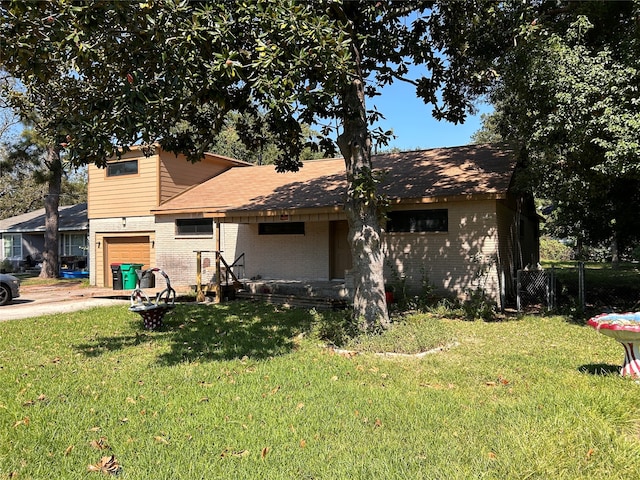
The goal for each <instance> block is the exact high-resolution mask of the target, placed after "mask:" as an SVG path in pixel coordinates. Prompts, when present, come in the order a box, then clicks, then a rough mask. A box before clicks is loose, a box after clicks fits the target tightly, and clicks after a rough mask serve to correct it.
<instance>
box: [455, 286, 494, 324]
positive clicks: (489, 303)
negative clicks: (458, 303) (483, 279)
mask: <svg viewBox="0 0 640 480" xmlns="http://www.w3.org/2000/svg"><path fill="white" fill-rule="evenodd" d="M468 295H469V299H468V300H466V301H465V302H464V303H463V304H462V310H463V312H464V318H465V319H466V320H477V319H480V320H484V321H486V322H490V321H492V320H495V319H496V312H497V305H496V302H494V301H493V300H492V299H491V298H490V297H489V296H488V295H487V294H486V292H485V291H484V290H483V289H482V288H479V289H477V290H469V291H468Z"/></svg>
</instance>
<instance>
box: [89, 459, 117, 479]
mask: <svg viewBox="0 0 640 480" xmlns="http://www.w3.org/2000/svg"><path fill="white" fill-rule="evenodd" d="M120 469H121V467H120V464H119V463H118V461H117V460H116V457H115V455H109V456H107V457H102V458H101V459H100V461H99V462H98V463H96V464H95V465H89V466H88V467H87V470H88V471H89V472H100V473H104V474H105V475H117V474H118V473H120Z"/></svg>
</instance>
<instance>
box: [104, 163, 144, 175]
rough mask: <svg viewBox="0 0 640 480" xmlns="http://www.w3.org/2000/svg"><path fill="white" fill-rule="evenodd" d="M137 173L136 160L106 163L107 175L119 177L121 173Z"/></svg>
mask: <svg viewBox="0 0 640 480" xmlns="http://www.w3.org/2000/svg"><path fill="white" fill-rule="evenodd" d="M137 173H138V160H126V161H124V162H113V163H107V177H120V176H122V175H135V174H137Z"/></svg>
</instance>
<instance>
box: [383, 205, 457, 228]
mask: <svg viewBox="0 0 640 480" xmlns="http://www.w3.org/2000/svg"><path fill="white" fill-rule="evenodd" d="M388 217H389V220H388V221H387V232H410V233H417V232H448V231H449V215H448V210H447V209H446V208H441V209H437V210H406V211H398V212H390V213H389V214H388Z"/></svg>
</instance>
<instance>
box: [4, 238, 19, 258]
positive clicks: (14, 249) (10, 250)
mask: <svg viewBox="0 0 640 480" xmlns="http://www.w3.org/2000/svg"><path fill="white" fill-rule="evenodd" d="M2 240H3V244H4V258H22V235H21V234H19V233H5V234H4V235H3V236H2Z"/></svg>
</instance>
